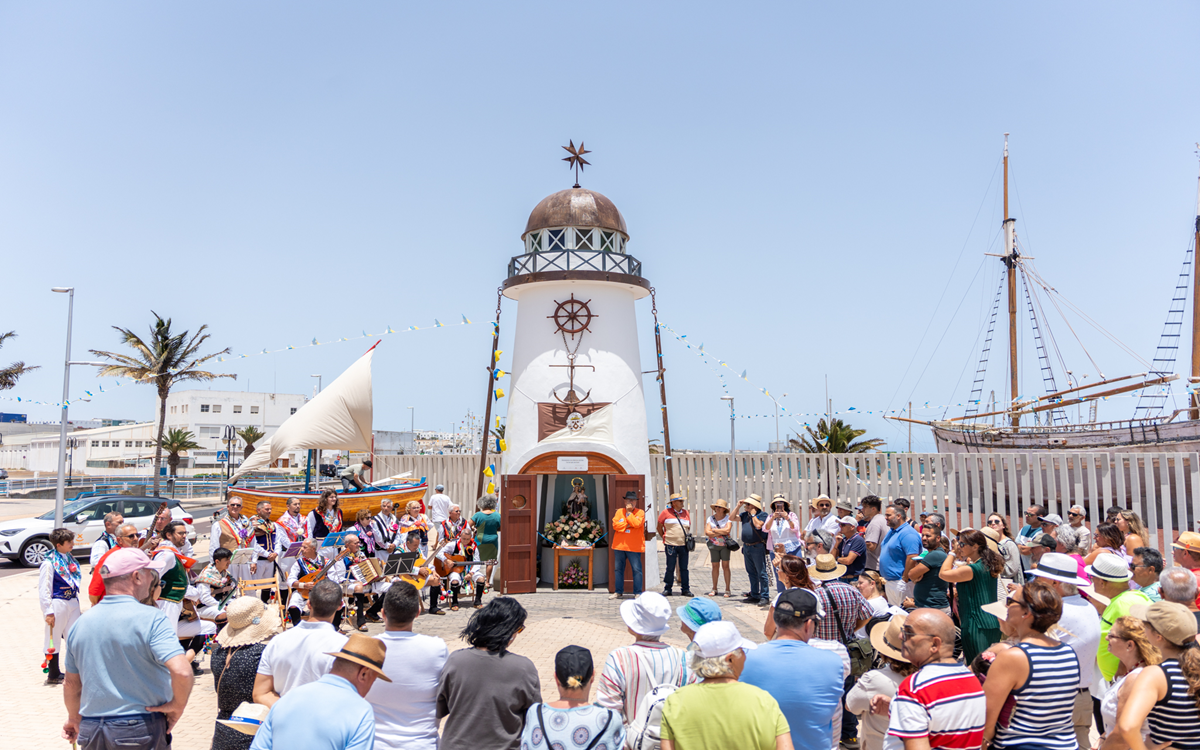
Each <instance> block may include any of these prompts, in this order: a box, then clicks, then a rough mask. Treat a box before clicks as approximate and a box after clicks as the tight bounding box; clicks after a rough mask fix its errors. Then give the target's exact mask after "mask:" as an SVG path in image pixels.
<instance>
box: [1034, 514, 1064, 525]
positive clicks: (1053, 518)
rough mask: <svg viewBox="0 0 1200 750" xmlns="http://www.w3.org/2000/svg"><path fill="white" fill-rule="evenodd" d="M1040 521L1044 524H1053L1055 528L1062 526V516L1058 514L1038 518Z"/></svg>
mask: <svg viewBox="0 0 1200 750" xmlns="http://www.w3.org/2000/svg"><path fill="white" fill-rule="evenodd" d="M1038 520H1039V521H1041V522H1042V523H1052V524H1054V525H1055V526H1062V522H1063V520H1062V516H1060V515H1058V514H1057V513H1051V514H1050V515H1048V516H1038Z"/></svg>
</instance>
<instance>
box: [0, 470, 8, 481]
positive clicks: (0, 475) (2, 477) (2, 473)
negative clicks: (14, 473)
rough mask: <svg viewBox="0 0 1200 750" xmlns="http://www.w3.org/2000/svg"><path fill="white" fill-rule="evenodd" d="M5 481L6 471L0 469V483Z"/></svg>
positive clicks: (6, 477)
mask: <svg viewBox="0 0 1200 750" xmlns="http://www.w3.org/2000/svg"><path fill="white" fill-rule="evenodd" d="M5 479H8V470H7V469H0V481H3V480H5Z"/></svg>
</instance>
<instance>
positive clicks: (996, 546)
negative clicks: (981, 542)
mask: <svg viewBox="0 0 1200 750" xmlns="http://www.w3.org/2000/svg"><path fill="white" fill-rule="evenodd" d="M979 533H980V534H983V535H984V536H985V537H987V546H988V547H989V548H990V549H991V550H992V552H995V553H996V554H999V553H1000V532H999V531H996V530H995V529H993V528H990V527H985V528H982V529H980V530H979Z"/></svg>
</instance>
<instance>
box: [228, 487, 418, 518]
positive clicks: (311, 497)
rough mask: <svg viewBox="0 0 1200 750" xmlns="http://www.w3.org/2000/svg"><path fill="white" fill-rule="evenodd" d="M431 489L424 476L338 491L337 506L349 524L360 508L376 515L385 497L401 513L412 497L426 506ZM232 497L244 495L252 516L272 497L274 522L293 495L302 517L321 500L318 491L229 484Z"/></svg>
mask: <svg viewBox="0 0 1200 750" xmlns="http://www.w3.org/2000/svg"><path fill="white" fill-rule="evenodd" d="M428 489H429V484H428V483H427V482H426V481H425V480H424V478H422V479H421V481H419V482H406V483H402V484H396V485H390V486H385V487H380V488H379V489H378V490H366V491H364V492H340V491H339V492H338V493H337V495H338V500H339V501H340V502H339V503H338V507H340V508H341V509H342V519H343V521H344V522H345V524H346V526H347V527H349V526H350V525H351V524H353V523H354V517H355V515H357V514H358V511H360V510H362V509H363V508H366V509H367V510H369V511H371V514H372V515H374V514H375V513H378V512H379V504H380V503H381V502H382V501H384V500H391V501H392V503H393V504H394V505H395V506H396V507H397V508H400V509H401V510H400V512H401V513H402V512H403V508H404V506H405V505H407V504H408V503H409V501H410V500H416V501H418V502H420V503H421V507H422V509H424V507H425V502H424V498H425V493H426V491H428ZM229 496H230V497H237V498H241V500H242V503H243V504H244V506H245V508H246V509H247V512H248V514H249V515H253V514H254V508H255V507H256V506H257V505H258V504H259V503H261V502H262V501H263V500H269V501H270V502H271V520H273V521H278V520H279V517H280V516H282V515H283V514H284V513H285V512H287V503H288V500H290V499H291V498H293V497H298V498H300V515H301V516H302V517H303V516H307V515H308V512H309V511H310V510H316V509H317V502H318V501H319V500H320V499H321V493H319V492H279V491H277V490H252V489H248V488H245V487H230V488H229Z"/></svg>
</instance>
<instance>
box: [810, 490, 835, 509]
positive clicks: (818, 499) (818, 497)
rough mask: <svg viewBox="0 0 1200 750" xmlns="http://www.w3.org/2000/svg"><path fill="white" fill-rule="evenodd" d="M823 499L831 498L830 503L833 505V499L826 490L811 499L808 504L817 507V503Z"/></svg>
mask: <svg viewBox="0 0 1200 750" xmlns="http://www.w3.org/2000/svg"><path fill="white" fill-rule="evenodd" d="M822 500H829V504H830V505H833V500H831V499H830V497H829V495H826V494H825V493H824V492H822V493H821V494H820V495H817V496H816V497H814V498H813V499H812V500H809V501H808V504H809V505H811V506H812V507H814V508H815V507H817V503H819V502H821V501H822Z"/></svg>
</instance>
